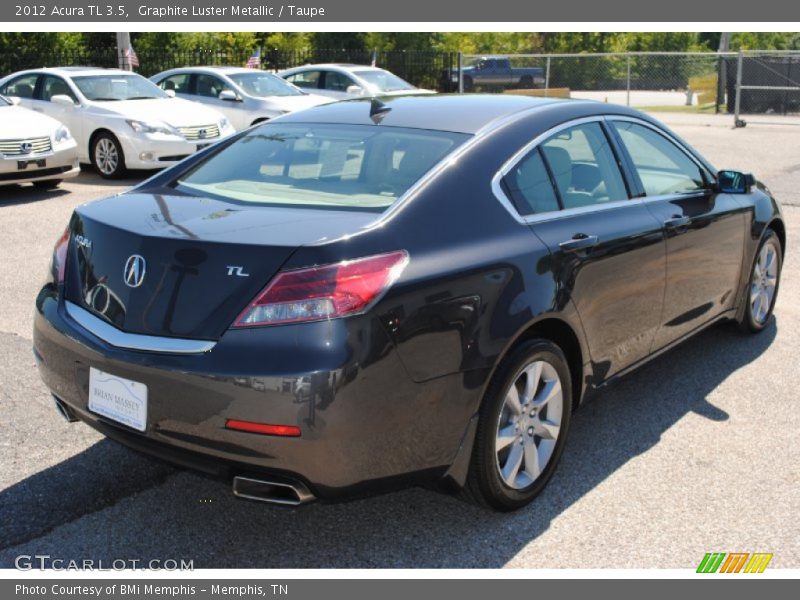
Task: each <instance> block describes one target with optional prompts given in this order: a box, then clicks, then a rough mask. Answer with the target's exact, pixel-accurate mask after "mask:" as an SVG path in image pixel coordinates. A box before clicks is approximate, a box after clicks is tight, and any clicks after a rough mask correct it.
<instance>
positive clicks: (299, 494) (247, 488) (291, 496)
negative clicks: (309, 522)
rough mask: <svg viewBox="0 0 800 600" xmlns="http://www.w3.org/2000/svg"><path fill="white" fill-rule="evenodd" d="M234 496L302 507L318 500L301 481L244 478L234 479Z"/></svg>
mask: <svg viewBox="0 0 800 600" xmlns="http://www.w3.org/2000/svg"><path fill="white" fill-rule="evenodd" d="M233 495H234V496H237V497H239V498H246V499H248V500H258V501H259V502H269V503H270V504H281V505H283V506H300V505H301V504H306V503H308V502H311V501H313V500H316V498H315V497H314V494H312V493H311V490H309V489H308V487H306V485H305V484H303V483H301V482H299V481H288V480H287V481H272V480H267V479H255V478H253V477H242V476H236V477H234V478H233Z"/></svg>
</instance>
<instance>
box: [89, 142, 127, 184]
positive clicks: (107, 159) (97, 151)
mask: <svg viewBox="0 0 800 600" xmlns="http://www.w3.org/2000/svg"><path fill="white" fill-rule="evenodd" d="M92 164H93V165H94V168H95V169H97V172H98V173H100V175H101V176H103V177H105V178H106V179H119V178H120V177H123V176H124V175H125V173H126V168H125V155H124V154H123V153H122V146H121V145H120V143H119V140H117V138H116V137H114V135H113V134H111V133H108V132H103V133H99V134H98V135H96V136H95V137H94V139H93V140H92Z"/></svg>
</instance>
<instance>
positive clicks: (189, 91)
mask: <svg viewBox="0 0 800 600" xmlns="http://www.w3.org/2000/svg"><path fill="white" fill-rule="evenodd" d="M150 80H151V81H152V82H153V83H155V84H156V85H158V86H159V87H160V88H161V89H163V90H164V91H166V92H170V91H171V92H174V93H175V94H176V95H177V96H178V97H179V98H184V99H186V100H193V101H195V102H200V103H201V104H205V105H207V106H210V107H212V108H214V109H216V110H218V111H219V112H221V113H222V114H223V115H225V116H226V117H228V120H229V121H230V122H231V123H233V126H234V127H235V128H236V129H237V130H239V129H247V128H248V127H250V126H251V125H255V124H256V123H260V122H261V121H268V120H269V119H274V118H275V117H280V116H281V115H285V114H287V113H290V112H295V111H298V110H304V109H306V108H311V107H313V106H319V105H320V104H328V103H329V102H333V100H332V99H330V98H326V97H325V96H320V95H317V94H309V93H308V92H304V91H303V90H301V89H300V88H298V87H296V86H294V85H292V84H291V83H289V82H287V81H285V80H283V79H281V78H280V77H278V76H277V75H273V74H272V73H266V72H264V71H260V70H258V69H244V68H242V67H182V68H179V69H170V70H169V71H164V72H162V73H159V74H158V75H153V76H152V77H151V78H150Z"/></svg>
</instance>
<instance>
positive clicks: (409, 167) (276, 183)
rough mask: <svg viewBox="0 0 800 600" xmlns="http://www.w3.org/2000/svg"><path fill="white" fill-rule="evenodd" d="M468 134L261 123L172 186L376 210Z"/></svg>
mask: <svg viewBox="0 0 800 600" xmlns="http://www.w3.org/2000/svg"><path fill="white" fill-rule="evenodd" d="M468 137H469V136H468V135H465V134H457V133H448V132H440V131H428V130H419V129H403V128H399V127H381V126H378V125H374V126H373V125H319V124H315V125H304V124H281V123H274V124H268V125H264V126H262V127H259V128H256V129H253V130H252V131H250V132H249V133H247V134H245V135H244V136H243V137H241V138H240V139H238V140H237V141H236V142H234V143H233V144H231V145H230V146H228V147H226V148H224V149H222V150H221V151H220V152H218V153H216V154H214V155H212V156H210V157H209V158H207V159H206V160H204V161H202V162H201V163H200V164H199V165H197V166H195V167H194V168H192V169H191V170H190V171H188V172H187V173H186V174H184V175H183V176H181V177H180V178H179V179H178V180H177V181H176V182H175V186H176V187H177V188H178V189H180V190H182V191H185V192H188V193H197V192H200V193H201V194H203V195H211V196H214V197H220V198H224V199H228V200H236V201H240V202H248V203H257V204H269V205H278V206H292V205H293V206H306V207H315V208H320V207H328V208H336V209H343V208H344V209H354V210H369V211H382V210H384V209H386V208H387V207H388V206H390V205H391V204H392V203H394V201H395V200H397V198H398V197H399V196H401V195H402V194H403V193H404V192H405V191H406V190H408V188H410V187H411V186H412V185H413V184H414V183H415V182H416V181H418V180H419V179H420V178H421V177H422V176H423V175H424V174H425V173H426V172H427V171H429V170H430V169H431V168H432V167H433V166H434V165H436V164H437V163H438V162H439V161H440V160H442V158H443V157H444V156H446V155H447V154H449V153H450V152H452V151H453V150H454V149H455V148H457V147H458V146H459V145H461V144H462V143H463V142H464V141H465V140H466V139H467V138H468Z"/></svg>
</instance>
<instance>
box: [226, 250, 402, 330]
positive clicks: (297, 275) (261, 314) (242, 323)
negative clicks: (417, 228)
mask: <svg viewBox="0 0 800 600" xmlns="http://www.w3.org/2000/svg"><path fill="white" fill-rule="evenodd" d="M407 264H408V253H407V252H406V251H405V250H398V251H396V252H390V253H388V254H379V255H377V256H369V257H367V258H358V259H355V260H347V261H343V262H340V263H336V264H332V265H322V266H319V267H310V268H307V269H296V270H293V271H283V272H281V273H278V274H277V275H276V276H275V278H274V279H273V280H272V281H271V282H270V283H269V284H268V285H267V287H266V288H264V290H263V291H262V292H261V293H260V294H259V295H258V296H256V299H255V300H253V302H251V303H250V306H248V307H247V308H246V309H245V310H244V311H243V312H242V314H241V315H239V317H238V318H237V319H236V321H234V324H233V327H259V326H264V325H278V324H282V323H302V322H305V321H323V320H327V319H335V318H337V317H344V316H347V315H352V314H357V313H360V312H364V311H365V310H367V309H368V308H369V307H370V306H371V305H372V304H373V303H375V302H377V301H378V300H379V299H380V297H381V296H382V295H383V294H384V292H386V290H388V289H389V287H390V286H391V285H392V284H393V283H394V282H395V281H396V280H397V278H398V277H399V276H400V274H401V273H402V272H403V269H404V268H405V266H406V265H407Z"/></svg>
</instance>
